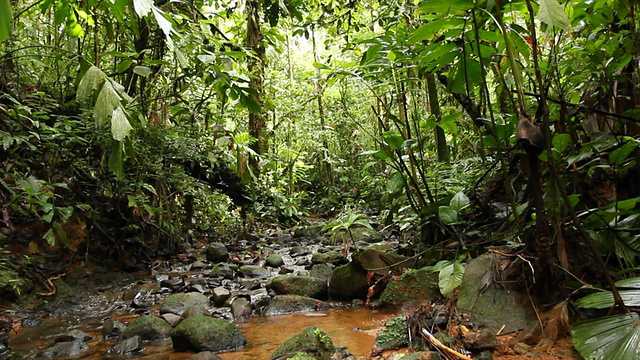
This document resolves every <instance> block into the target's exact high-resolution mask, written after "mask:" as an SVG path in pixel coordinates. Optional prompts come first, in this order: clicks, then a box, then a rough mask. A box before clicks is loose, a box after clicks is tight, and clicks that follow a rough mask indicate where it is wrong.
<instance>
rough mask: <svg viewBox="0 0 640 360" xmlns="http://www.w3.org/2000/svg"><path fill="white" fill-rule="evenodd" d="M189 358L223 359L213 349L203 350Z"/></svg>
mask: <svg viewBox="0 0 640 360" xmlns="http://www.w3.org/2000/svg"><path fill="white" fill-rule="evenodd" d="M187 360H222V359H221V358H220V357H219V356H218V355H216V353H214V352H211V351H202V352H199V353H197V354H194V355H191V356H189V358H187Z"/></svg>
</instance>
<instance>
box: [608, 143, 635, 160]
mask: <svg viewBox="0 0 640 360" xmlns="http://www.w3.org/2000/svg"><path fill="white" fill-rule="evenodd" d="M638 145H640V144H639V143H638V142H637V141H635V140H631V141H628V142H626V143H625V144H624V145H622V146H621V147H619V148H617V149H615V150H613V151H612V152H611V153H610V154H609V163H611V164H614V165H616V166H620V165H622V163H623V162H624V161H625V160H627V158H628V157H629V154H631V152H632V151H633V150H635V148H637V147H638Z"/></svg>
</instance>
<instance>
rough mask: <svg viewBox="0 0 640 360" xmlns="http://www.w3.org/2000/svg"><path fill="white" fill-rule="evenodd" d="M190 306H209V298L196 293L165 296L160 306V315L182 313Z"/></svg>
mask: <svg viewBox="0 0 640 360" xmlns="http://www.w3.org/2000/svg"><path fill="white" fill-rule="evenodd" d="M191 305H200V306H204V307H207V306H209V298H208V297H206V296H205V295H203V294H200V293H198V292H189V293H180V294H173V295H169V296H167V297H166V298H165V299H164V300H163V301H162V303H161V304H160V314H164V313H173V314H176V315H182V313H183V312H184V311H185V310H186V309H187V308H188V307H189V306H191Z"/></svg>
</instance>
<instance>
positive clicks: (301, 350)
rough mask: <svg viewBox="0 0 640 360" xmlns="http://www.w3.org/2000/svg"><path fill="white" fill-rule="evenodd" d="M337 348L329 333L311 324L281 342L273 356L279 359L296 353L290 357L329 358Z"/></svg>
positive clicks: (325, 359)
mask: <svg viewBox="0 0 640 360" xmlns="http://www.w3.org/2000/svg"><path fill="white" fill-rule="evenodd" d="M335 350H336V348H335V347H334V346H333V341H332V340H331V338H330V337H329V335H327V333H325V332H324V331H323V330H322V329H320V328H318V327H315V326H310V327H308V328H306V329H304V330H302V332H300V333H298V334H296V335H294V336H292V337H291V338H289V339H287V340H286V341H285V342H283V343H282V344H280V346H279V347H278V348H277V349H276V351H275V352H274V353H273V355H271V358H272V359H278V358H280V357H284V356H287V355H289V354H296V355H294V357H288V358H292V359H293V358H295V359H307V358H308V359H318V360H329V359H331V356H332V355H333V353H334V352H335ZM304 355H309V357H304Z"/></svg>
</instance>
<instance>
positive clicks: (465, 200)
mask: <svg viewBox="0 0 640 360" xmlns="http://www.w3.org/2000/svg"><path fill="white" fill-rule="evenodd" d="M449 205H450V206H451V208H452V209H454V210H455V211H457V212H460V211H461V210H462V209H464V208H466V207H467V206H469V197H468V196H467V195H465V194H464V193H463V192H462V191H459V192H457V193H456V194H455V195H454V196H453V199H451V202H450V203H449Z"/></svg>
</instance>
